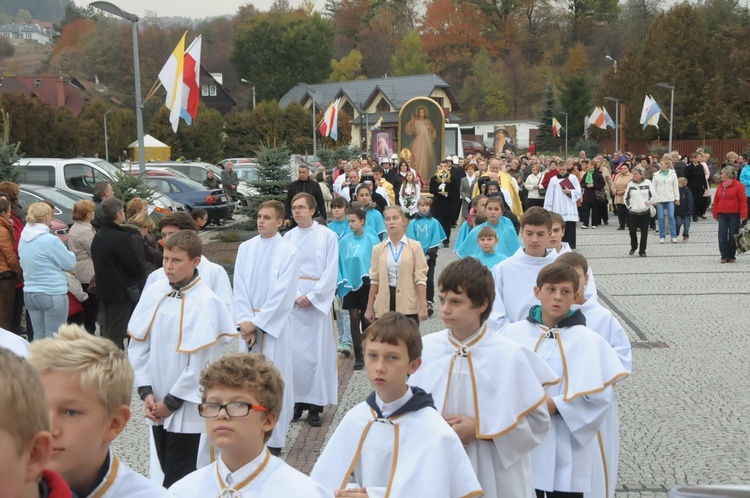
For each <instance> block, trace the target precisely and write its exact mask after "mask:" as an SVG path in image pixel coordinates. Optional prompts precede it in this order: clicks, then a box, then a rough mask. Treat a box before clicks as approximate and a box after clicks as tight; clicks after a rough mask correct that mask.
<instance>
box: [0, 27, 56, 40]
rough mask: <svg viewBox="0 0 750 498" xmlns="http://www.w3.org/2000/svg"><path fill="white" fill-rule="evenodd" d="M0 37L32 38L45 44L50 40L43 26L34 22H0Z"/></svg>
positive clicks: (12, 38) (11, 38) (14, 38)
mask: <svg viewBox="0 0 750 498" xmlns="http://www.w3.org/2000/svg"><path fill="white" fill-rule="evenodd" d="M0 38H8V39H10V40H33V41H36V42H38V43H42V44H47V43H49V42H50V41H51V35H50V34H49V33H47V31H46V30H45V29H44V28H43V27H41V26H39V25H37V24H34V23H27V24H15V23H12V24H0Z"/></svg>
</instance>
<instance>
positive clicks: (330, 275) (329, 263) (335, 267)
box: [306, 227, 339, 314]
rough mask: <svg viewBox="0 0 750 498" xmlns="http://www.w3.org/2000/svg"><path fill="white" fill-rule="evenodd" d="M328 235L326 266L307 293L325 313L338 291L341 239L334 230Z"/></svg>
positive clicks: (308, 297)
mask: <svg viewBox="0 0 750 498" xmlns="http://www.w3.org/2000/svg"><path fill="white" fill-rule="evenodd" d="M319 229H321V230H322V229H323V228H322V227H320V228H319ZM325 230H327V229H325ZM318 236H320V235H318ZM326 236H327V237H326V239H327V240H326V260H325V262H324V264H325V268H324V269H323V273H322V274H321V275H320V278H319V279H318V281H317V282H316V283H315V287H314V288H313V289H312V290H311V291H310V292H308V293H307V294H306V295H307V299H309V300H310V302H311V303H312V304H313V306H315V307H316V308H317V309H318V311H320V312H321V313H324V314H325V313H328V312H329V311H330V308H331V303H332V302H333V296H334V295H335V293H336V282H337V280H338V271H339V241H338V239H337V238H336V235H335V234H333V232H331V233H330V234H328V233H326Z"/></svg>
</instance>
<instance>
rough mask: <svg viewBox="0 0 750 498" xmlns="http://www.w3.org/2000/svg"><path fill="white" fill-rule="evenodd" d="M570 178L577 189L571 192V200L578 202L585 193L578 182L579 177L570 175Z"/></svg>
mask: <svg viewBox="0 0 750 498" xmlns="http://www.w3.org/2000/svg"><path fill="white" fill-rule="evenodd" d="M568 178H570V181H571V183H572V184H573V186H574V187H575V189H574V190H571V191H570V198H571V199H572V200H573V202H578V199H580V198H581V197H582V196H583V191H582V190H581V182H579V181H578V177H576V175H568Z"/></svg>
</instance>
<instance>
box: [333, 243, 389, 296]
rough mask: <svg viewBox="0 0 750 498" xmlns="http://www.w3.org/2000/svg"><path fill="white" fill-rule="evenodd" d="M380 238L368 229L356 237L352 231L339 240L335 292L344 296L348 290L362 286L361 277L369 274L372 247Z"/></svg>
mask: <svg viewBox="0 0 750 498" xmlns="http://www.w3.org/2000/svg"><path fill="white" fill-rule="evenodd" d="M379 243H380V240H379V239H378V238H377V237H376V236H375V235H373V233H372V232H370V231H369V230H365V231H364V233H363V234H362V235H361V236H360V237H357V236H356V235H355V234H354V233H353V232H352V233H348V234H346V235H344V236H343V237H342V238H341V240H340V241H339V279H338V284H337V286H336V287H337V289H336V292H337V293H338V295H339V297H344V296H345V295H346V294H347V293H348V292H350V291H355V290H358V289H359V288H360V287H362V277H367V276H369V275H370V261H371V260H372V248H373V247H375V246H376V245H378V244H379Z"/></svg>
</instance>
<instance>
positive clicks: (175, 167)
mask: <svg viewBox="0 0 750 498" xmlns="http://www.w3.org/2000/svg"><path fill="white" fill-rule="evenodd" d="M245 164H255V163H242V165H241V166H236V167H235V168H234V169H235V171H237V168H240V167H241V168H244V167H245ZM150 168H154V169H164V170H165V171H170V172H178V173H180V174H182V175H184V176H187V177H188V178H191V179H193V180H195V181H196V182H198V183H200V184H203V181H204V180H205V179H206V176H207V175H208V171H209V170H211V171H213V172H214V176H215V177H216V178H218V179H219V180H221V171H222V169H221V168H220V167H218V166H216V165H214V164H210V163H201V162H193V161H178V162H174V161H172V162H167V163H148V164H147V165H146V169H147V170H148V169H150ZM238 175H239V173H238ZM237 194H238V195H239V202H238V205H239V206H247V198H248V197H251V196H253V195H254V194H255V191H254V190H253V189H252V187H251V186H250V184H249V183H247V182H246V181H243V178H242V177H240V183H239V185H237Z"/></svg>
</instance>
